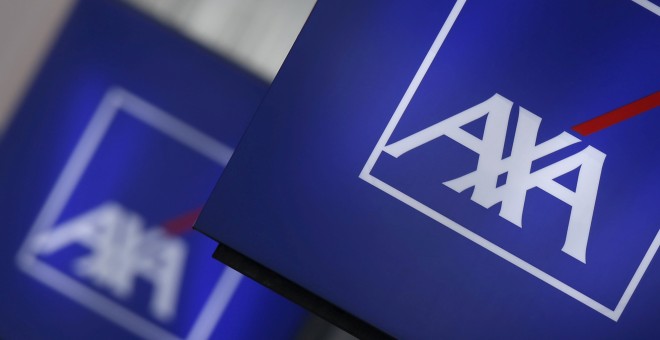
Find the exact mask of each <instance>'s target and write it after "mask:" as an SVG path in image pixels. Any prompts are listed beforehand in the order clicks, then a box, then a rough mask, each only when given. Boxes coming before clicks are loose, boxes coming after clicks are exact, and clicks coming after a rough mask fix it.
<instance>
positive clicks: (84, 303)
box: [0, 1, 305, 339]
mask: <svg viewBox="0 0 660 340" xmlns="http://www.w3.org/2000/svg"><path fill="white" fill-rule="evenodd" d="M266 88H267V87H266V84H265V83H263V82H262V81H260V80H258V79H256V78H254V77H253V76H251V75H250V74H248V73H246V72H245V71H243V70H241V69H239V68H237V67H236V66H234V65H232V64H230V63H228V62H226V61H223V60H221V59H219V58H218V57H217V56H215V55H214V54H212V53H210V52H208V51H206V50H204V49H202V48H200V47H198V46H196V45H195V44H193V43H191V42H189V41H188V40H187V39H185V38H183V37H181V36H178V35H177V34H175V33H174V32H172V31H170V30H169V29H167V28H165V27H164V26H161V25H160V24H157V23H154V22H153V21H152V20H150V19H149V18H147V17H146V16H144V15H142V14H140V13H138V12H136V11H135V10H133V9H131V8H129V7H127V6H126V5H123V4H121V3H118V2H116V1H93V2H91V1H82V2H80V4H79V5H78V6H77V7H76V8H75V10H74V11H73V13H72V14H71V17H70V19H69V21H68V23H67V24H66V26H65V27H64V29H63V31H62V33H61V36H60V38H59V39H58V41H57V43H56V44H55V46H54V48H53V50H52V52H51V54H50V56H49V57H48V58H47V60H46V62H45V64H44V65H43V68H42V70H41V72H40V73H39V75H38V77H37V78H36V80H35V82H34V84H33V86H32V88H31V89H30V91H29V93H28V94H27V96H26V97H25V99H24V101H23V104H22V105H21V107H20V109H19V112H18V114H17V118H16V121H15V122H14V124H13V125H12V126H11V128H10V130H9V131H8V133H7V135H5V136H4V138H3V141H2V142H3V143H2V145H1V146H0V188H1V190H0V201H1V202H2V204H1V205H0V215H1V216H3V222H2V225H3V234H2V235H3V240H2V245H3V246H2V250H1V251H2V255H1V256H0V258H1V259H2V262H1V263H0V268H1V269H2V272H3V275H2V280H1V281H2V289H1V290H0V301H2V305H1V307H0V319H1V320H2V322H0V324H1V325H0V337H3V338H4V337H9V338H14V337H16V338H43V337H47V338H71V337H73V338H92V337H93V338H99V337H100V338H109V339H123V338H127V337H129V338H130V337H138V338H150V339H177V338H191V339H206V338H227V339H254V338H282V339H288V338H291V337H292V336H294V335H295V333H296V332H297V328H298V327H299V325H300V323H301V322H302V321H303V318H304V316H305V313H304V312H303V311H302V310H301V309H300V308H299V307H297V306H295V305H293V304H292V303H290V302H288V301H286V300H284V299H283V298H281V297H279V296H277V295H276V294H274V293H272V292H270V291H268V290H266V289H265V288H263V287H261V286H259V285H258V284H256V283H255V282H252V281H250V280H249V279H247V278H244V277H243V276H241V275H240V274H238V273H237V272H235V271H234V270H232V269H229V268H227V267H225V266H223V265H221V264H220V263H219V262H217V261H216V260H214V259H212V258H211V256H210V254H211V253H212V252H213V249H214V247H215V244H214V242H212V241H211V240H209V239H207V238H206V237H204V236H203V235H200V234H199V233H196V232H193V231H192V224H193V222H194V220H195V219H196V217H197V215H198V213H199V210H200V208H201V206H202V205H203V203H204V201H205V199H206V198H207V196H208V195H209V193H210V192H211V189H212V187H213V183H214V182H215V181H216V180H217V177H218V176H219V174H220V173H221V172H222V170H223V168H224V166H225V165H226V163H227V161H228V160H229V157H230V156H231V154H232V152H233V148H234V146H235V145H236V144H237V142H238V139H239V137H240V136H241V134H242V133H243V131H244V130H245V128H246V126H247V123H248V122H249V120H250V118H251V116H252V113H253V112H254V111H255V110H256V108H257V105H258V104H259V102H260V100H261V99H262V97H263V95H264V94H265V92H266ZM255 323H258V324H259V327H254V324H255Z"/></svg>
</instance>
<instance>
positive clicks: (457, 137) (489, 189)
mask: <svg viewBox="0 0 660 340" xmlns="http://www.w3.org/2000/svg"><path fill="white" fill-rule="evenodd" d="M513 108H514V106H513V102H512V101H510V100H509V99H507V98H504V97H503V96H501V95H499V94H495V95H494V96H492V97H491V98H490V99H488V100H486V101H485V102H483V103H480V104H478V105H475V106H473V107H471V108H469V109H467V110H465V111H463V112H461V113H459V114H456V115H455V116H452V117H450V118H447V119H445V120H443V121H441V122H439V123H437V124H434V125H432V126H430V127H428V128H426V129H423V130H421V131H419V132H417V133H414V134H412V135H410V136H408V137H406V138H404V139H402V140H400V141H398V142H395V143H392V144H389V145H387V146H385V148H384V149H383V150H384V151H385V152H386V153H388V154H390V155H392V156H394V157H399V156H401V155H403V154H405V153H407V152H409V151H411V150H413V149H415V148H418V147H420V146H422V145H425V144H426V143H428V142H430V141H432V140H435V139H436V138H441V137H446V138H450V139H452V140H453V141H455V142H456V143H459V144H461V145H463V146H464V147H466V148H468V149H469V150H472V151H473V152H475V153H476V154H478V155H479V161H478V164H477V168H476V169H475V170H474V171H472V172H470V173H467V174H465V175H463V176H461V177H458V178H454V179H452V180H449V181H446V182H444V183H443V184H444V185H445V186H447V187H449V188H451V189H452V190H454V191H456V192H463V191H465V190H467V189H469V188H474V191H473V193H472V197H471V198H472V201H474V202H476V203H478V204H479V205H481V206H483V207H484V208H490V207H492V206H494V205H495V204H497V203H501V208H500V212H499V214H500V216H501V217H503V218H504V219H506V220H507V221H509V222H511V223H513V224H515V225H516V226H518V227H521V228H522V227H523V225H522V216H523V210H524V206H525V197H526V195H527V192H528V191H529V190H530V189H533V188H539V189H541V190H543V191H545V192H546V193H547V194H549V195H551V196H553V197H555V198H556V199H558V200H560V201H562V202H564V203H566V204H568V205H569V206H571V214H570V220H569V222H568V231H567V232H566V239H565V242H564V246H563V247H562V251H564V252H565V253H566V254H568V255H570V256H572V257H574V258H575V259H577V260H580V261H582V262H586V251H587V244H588V240H589V229H590V228H591V220H592V216H593V212H594V206H595V203H596V196H597V193H598V184H599V182H600V174H601V170H602V168H603V163H604V161H605V154H604V153H603V152H601V151H599V150H598V149H596V148H594V147H592V146H587V147H585V148H584V149H582V150H581V151H579V152H577V153H575V154H573V155H571V156H569V157H567V158H564V159H562V160H560V161H558V162H556V163H553V164H551V165H548V166H546V167H544V168H542V169H538V170H536V171H532V163H533V162H534V161H536V160H538V159H540V158H542V157H545V156H548V155H550V154H552V153H554V152H557V151H559V150H562V149H564V148H566V147H568V146H570V145H573V144H575V143H578V142H580V140H579V139H578V138H576V137H574V136H573V135H571V134H569V133H567V132H562V133H561V134H559V135H558V136H555V137H554V138H551V139H549V140H547V141H544V142H541V143H538V141H537V135H538V132H539V128H540V126H541V117H539V116H537V115H535V114H534V113H532V112H530V111H528V110H527V109H525V108H523V107H519V116H518V122H517V126H516V130H515V137H514V139H513V147H512V150H511V155H510V156H508V157H503V154H504V147H505V140H506V135H507V126H508V123H509V119H510V117H511V111H512V110H513ZM484 116H485V117H486V124H485V128H484V132H483V137H482V138H481V139H480V138H478V137H476V136H474V135H473V134H471V133H469V132H467V131H466V130H464V129H463V128H462V127H463V126H465V125H467V124H469V123H471V122H474V121H475V120H478V119H482V118H483V117H484ZM537 143H538V144H537ZM577 168H579V176H578V180H577V186H576V189H575V191H573V190H571V189H569V188H567V187H565V186H563V185H562V184H560V183H558V182H556V181H555V179H556V178H558V177H560V176H562V175H565V174H567V173H569V172H572V171H574V170H576V169H577ZM501 176H506V183H505V184H503V185H499V186H498V178H500V177H501Z"/></svg>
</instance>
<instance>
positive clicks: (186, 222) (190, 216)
mask: <svg viewBox="0 0 660 340" xmlns="http://www.w3.org/2000/svg"><path fill="white" fill-rule="evenodd" d="M200 212H202V208H197V209H194V210H191V211H189V212H187V213H185V214H183V215H181V216H178V217H175V218H173V219H171V220H169V221H167V222H165V223H163V229H165V231H167V232H168V233H170V234H172V235H180V234H183V233H185V232H188V231H191V230H192V226H193V224H195V221H196V220H197V217H198V216H199V213H200Z"/></svg>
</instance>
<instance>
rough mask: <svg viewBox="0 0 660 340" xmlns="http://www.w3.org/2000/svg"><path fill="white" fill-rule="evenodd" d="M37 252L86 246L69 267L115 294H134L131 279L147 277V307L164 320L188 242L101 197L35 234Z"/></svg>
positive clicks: (173, 307) (173, 303) (175, 295)
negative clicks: (100, 200)
mask: <svg viewBox="0 0 660 340" xmlns="http://www.w3.org/2000/svg"><path fill="white" fill-rule="evenodd" d="M35 242H36V244H35V245H36V247H35V249H38V253H37V255H39V256H48V255H52V254H54V253H57V252H59V251H63V250H66V249H67V248H69V247H72V246H76V245H77V246H81V247H84V248H85V249H87V250H88V251H89V252H88V253H86V254H85V255H83V256H80V257H79V258H78V259H76V260H74V261H73V270H74V272H75V273H76V274H77V275H78V276H79V277H81V278H84V279H87V280H88V281H89V282H90V283H91V284H92V285H94V286H96V287H98V288H100V289H101V290H106V291H108V292H110V293H111V294H112V295H114V296H115V297H116V298H118V299H121V300H129V299H130V298H132V297H134V296H133V295H134V292H135V284H136V282H137V279H142V280H145V281H147V282H148V283H150V285H151V286H152V293H151V297H150V299H149V310H150V312H151V314H152V316H153V317H155V318H156V319H158V320H160V321H162V322H165V321H169V320H171V319H172V318H173V317H174V316H175V314H176V311H177V307H178V299H179V291H180V289H181V288H180V287H181V279H182V278H183V270H184V269H185V267H184V265H185V263H186V258H187V253H188V246H187V245H186V243H185V242H184V241H183V240H181V238H179V237H174V236H172V235H169V234H168V233H166V232H165V231H164V229H163V228H162V227H161V226H147V225H146V223H145V220H144V218H142V217H141V216H140V215H139V214H138V213H136V212H134V211H131V210H128V209H126V208H125V207H123V206H121V205H120V204H119V203H117V202H113V201H109V202H106V203H104V204H102V205H100V206H98V207H96V208H94V209H92V210H90V211H88V212H85V213H83V214H82V215H80V216H77V217H74V218H72V219H70V220H68V221H65V222H64V223H62V224H61V225H58V226H56V227H55V228H53V229H51V230H49V231H47V232H45V233H43V234H41V235H39V236H38V237H37V238H36V241H35Z"/></svg>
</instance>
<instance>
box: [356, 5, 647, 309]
mask: <svg viewBox="0 0 660 340" xmlns="http://www.w3.org/2000/svg"><path fill="white" fill-rule="evenodd" d="M465 3H466V1H465V0H457V1H456V2H455V4H454V6H453V7H452V9H451V11H450V12H449V14H448V17H447V18H446V20H445V22H444V24H443V25H442V27H441V28H440V31H438V33H437V35H436V38H435V40H434V41H433V43H432V44H431V46H430V48H429V50H428V52H427V54H426V56H425V57H424V59H423V60H421V63H420V65H419V67H418V69H417V72H416V73H415V75H414V77H413V78H412V80H411V82H410V84H409V85H408V87H407V89H406V91H405V92H404V93H403V96H402V97H401V100H400V101H399V104H398V105H397V107H396V109H395V110H394V112H393V113H392V115H391V117H390V118H389V122H388V123H387V125H386V126H385V128H384V129H383V132H382V133H381V135H380V137H379V139H378V141H377V142H376V145H375V146H374V147H373V150H372V152H371V154H370V155H369V158H368V159H367V160H366V163H365V164H364V166H363V168H362V171H361V172H360V175H359V177H360V178H361V179H362V180H364V181H365V182H366V183H368V184H371V185H372V186H373V187H375V188H377V189H379V190H380V191H381V192H383V193H385V194H387V195H389V196H391V197H392V198H394V199H396V200H398V201H399V202H401V203H402V204H405V205H407V206H408V207H410V208H412V209H414V210H415V212H414V213H421V214H423V215H425V216H427V217H429V218H430V219H431V221H430V222H429V221H428V220H426V222H423V223H431V224H429V225H425V228H426V227H429V228H432V227H433V226H443V227H446V228H448V229H450V230H452V231H454V232H456V233H458V234H459V235H461V236H462V237H464V238H465V239H467V240H469V241H471V242H473V243H474V244H476V245H478V246H480V247H482V248H484V249H486V250H488V251H489V252H490V253H492V254H494V255H496V256H498V257H500V258H501V259H503V260H505V261H506V262H508V263H510V264H512V265H514V266H516V267H518V268H520V269H521V270H523V271H525V272H526V273H528V274H530V275H532V276H534V277H536V278H538V279H539V280H542V281H543V282H545V283H547V284H548V285H550V286H552V287H554V288H556V289H558V290H560V291H562V292H563V293H565V294H566V295H568V296H570V297H572V298H574V299H575V300H576V301H578V302H580V303H582V304H584V305H587V306H588V307H590V308H592V309H593V310H595V311H597V312H599V313H601V314H603V315H604V316H606V317H608V318H610V319H612V320H614V321H617V320H618V319H619V317H620V316H621V314H622V313H623V311H624V309H625V308H626V306H627V303H628V301H629V300H630V298H631V296H632V295H633V293H634V291H635V290H636V289H637V286H638V284H639V282H640V280H641V278H642V276H643V275H644V273H645V272H646V270H647V268H648V266H649V263H650V262H651V260H652V259H653V258H654V256H655V254H656V252H657V251H658V249H659V248H660V231H659V230H658V229H657V225H654V224H653V223H654V221H657V218H659V217H660V214H658V213H657V212H656V211H655V210H653V209H649V208H648V205H646V204H647V202H649V198H648V197H651V195H649V194H648V193H647V192H646V191H644V192H640V191H641V189H640V187H642V186H641V185H637V186H626V185H625V183H623V181H621V180H620V179H624V178H626V179H627V178H628V177H629V174H630V172H631V171H635V172H641V173H644V174H645V175H644V176H645V178H652V181H653V183H644V186H643V187H644V188H645V190H646V189H647V188H649V187H650V186H652V185H660V181H656V180H655V177H657V176H653V174H652V173H650V172H652V171H653V170H652V169H649V168H644V167H642V166H641V165H642V164H643V163H644V162H646V161H647V159H646V158H644V157H648V156H647V155H645V154H643V153H642V152H638V153H635V152H626V151H624V150H627V149H626V148H624V147H623V146H622V147H620V148H619V147H615V148H612V147H611V146H612V145H613V144H612V141H611V140H610V139H609V138H606V137H605V136H611V134H610V135H607V134H600V135H597V136H594V138H591V135H592V134H594V133H597V132H599V131H601V130H604V129H608V128H609V127H611V126H613V125H615V124H618V123H619V122H623V121H624V120H627V119H629V118H632V117H634V116H637V115H640V114H642V113H643V112H645V111H648V110H652V109H654V108H658V107H660V91H657V89H652V90H656V92H654V93H651V94H650V95H649V94H648V93H645V94H644V95H646V96H645V97H642V98H641V99H638V98H640V97H637V98H630V97H629V96H621V98H618V99H617V100H616V101H612V103H609V104H607V103H606V104H607V105H603V104H604V102H603V101H601V102H599V105H598V109H597V110H602V109H603V108H606V107H608V106H609V105H611V106H609V107H610V109H611V108H613V107H614V108H615V109H613V110H612V111H609V112H606V113H604V114H602V111H596V112H590V111H587V112H583V111H584V110H585V108H589V109H593V108H591V107H589V106H588V105H587V104H580V105H583V106H575V103H572V102H570V101H568V102H567V101H566V99H565V98H564V99H562V100H559V101H552V103H553V104H554V105H555V108H554V109H553V111H552V112H549V111H548V105H547V103H549V102H550V98H548V97H547V96H545V95H543V94H539V93H533V91H529V89H526V88H519V87H516V86H514V85H511V82H507V84H501V80H502V79H501V78H497V77H492V78H490V77H488V76H487V75H485V77H484V79H483V80H482V81H475V82H474V83H472V81H471V80H470V81H468V80H466V82H464V83H463V82H461V83H462V84H460V85H459V86H454V81H455V80H456V79H452V78H450V77H448V74H447V69H448V68H447V66H448V65H447V64H438V60H439V59H441V57H440V54H439V52H440V51H444V49H450V51H449V52H447V53H454V55H460V52H459V51H462V49H463V48H464V46H470V45H471V44H479V42H478V41H464V40H461V43H460V44H459V43H456V42H457V41H459V40H460V39H454V40H453V42H450V43H449V44H450V45H449V47H443V45H444V44H445V40H446V39H447V37H449V36H452V33H451V32H452V27H453V26H454V24H455V23H456V22H458V21H460V20H461V17H460V16H462V15H469V14H461V12H462V9H463V7H464V6H465ZM454 62H455V60H454ZM468 64H469V63H466V64H465V65H463V64H461V63H458V64H453V65H451V67H450V68H455V69H456V72H455V73H454V72H453V71H452V72H451V74H452V75H453V76H456V75H462V74H473V72H477V73H478V72H479V71H474V70H473V69H472V68H470V65H468ZM437 65H441V66H437ZM494 67H495V68H498V67H500V65H494ZM502 67H503V68H505V69H506V68H507V67H514V66H509V65H502ZM477 69H478V70H480V69H481V68H477ZM468 85H469V86H468ZM502 88H506V91H507V92H506V93H507V95H506V96H502V95H501V94H498V92H500V93H503V92H502V91H504V90H502ZM472 89H474V93H472V92H471V91H472ZM486 91H489V92H486ZM458 93H460V94H461V95H460V96H456V94H458ZM530 93H532V95H533V97H530V96H529V95H530ZM482 96H483V97H482ZM634 99H636V100H635V101H632V102H631V101H627V102H621V100H634ZM545 100H548V101H545ZM515 103H518V104H522V106H518V105H516V104H515ZM616 103H618V104H616ZM622 103H628V104H625V105H624V106H618V108H616V107H617V105H621V104H622ZM571 105H572V106H571ZM449 108H452V109H449ZM576 109H577V110H581V111H578V113H576V114H574V115H569V114H568V113H569V112H570V111H571V110H576ZM656 112H657V111H656ZM594 113H596V114H601V115H600V116H595V117H594V115H593V114H594ZM544 116H545V117H544ZM656 116H657V115H656ZM542 117H544V118H542ZM585 119H586V120H585ZM576 120H579V121H582V122H581V123H579V122H576ZM480 123H484V124H483V129H480V130H479V131H475V129H474V127H475V126H481V125H479V124H480ZM576 123H578V124H577V125H575V124H576ZM637 128H640V126H639V125H637ZM569 129H570V130H571V132H570V133H569V132H566V131H568V130H569ZM552 131H555V132H552ZM609 131H612V130H609ZM645 131H646V130H645ZM611 133H616V134H620V135H628V134H631V135H629V136H631V137H633V138H627V139H629V140H634V141H635V142H634V143H644V141H643V140H642V139H641V138H640V137H641V136H640V135H639V134H638V135H635V134H634V132H632V130H629V128H626V129H623V128H622V130H617V131H616V132H615V131H612V132H611ZM646 133H649V132H646ZM653 133H654V132H653ZM576 136H580V138H582V137H585V138H584V140H585V141H584V142H583V141H581V140H580V138H578V137H576ZM587 136H589V137H588V138H587ZM649 142H654V143H655V141H649ZM630 143H631V144H630V145H626V147H628V146H629V147H632V148H635V147H640V148H643V149H645V150H649V149H650V148H651V146H650V145H652V144H649V143H646V144H644V145H638V144H634V143H633V142H632V141H631V142H630ZM615 145H617V146H618V144H615ZM601 179H602V180H601ZM640 196H644V197H643V199H644V200H643V199H642V197H640ZM652 197H656V196H655V193H653V196H652ZM626 200H637V202H638V203H643V204H639V205H640V206H633V205H632V204H627V203H628V202H626ZM622 205H625V206H626V207H627V208H628V209H627V210H625V211H619V210H620V209H619V210H617V211H616V212H613V211H608V209H609V208H608V207H613V206H616V207H620V206H622ZM642 205H643V206H642ZM408 213H410V210H409V209H406V210H402V212H401V215H400V216H407V215H406V214H408ZM402 218H403V217H402ZM434 222H437V224H434ZM633 223H634V224H635V226H634V227H631V226H630V225H631V224H633ZM424 230H425V232H432V230H434V229H424ZM438 230H439V229H438ZM518 231H519V232H518ZM443 232H444V231H443ZM443 232H440V231H438V234H437V236H438V237H442V235H443ZM621 239H626V240H634V242H633V241H629V242H618V241H619V240H621ZM444 241H447V240H444ZM450 251H451V250H449V249H443V250H438V254H440V253H442V254H445V255H451V254H448V252H450ZM613 254H616V257H617V258H616V260H615V261H614V260H613V256H614V255H613ZM457 261H465V264H466V265H469V266H475V267H478V266H479V264H478V263H476V262H474V261H472V260H471V259H457ZM475 270H478V268H475ZM622 275H623V276H625V277H624V278H622V277H621V276H622ZM605 281H607V284H602V282H605ZM596 283H597V284H596ZM596 296H597V297H598V300H597V299H596V298H594V297H596ZM603 301H605V302H603ZM612 301H617V302H616V303H615V304H613V303H612Z"/></svg>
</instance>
